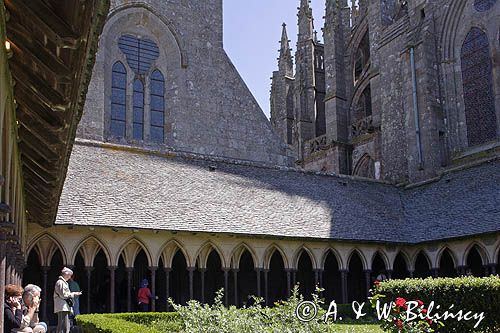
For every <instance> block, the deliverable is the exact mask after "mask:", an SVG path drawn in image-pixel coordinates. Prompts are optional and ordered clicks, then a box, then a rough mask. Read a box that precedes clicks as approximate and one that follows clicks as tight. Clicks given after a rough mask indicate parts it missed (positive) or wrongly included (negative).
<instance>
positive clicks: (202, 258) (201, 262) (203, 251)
mask: <svg viewBox="0 0 500 333" xmlns="http://www.w3.org/2000/svg"><path fill="white" fill-rule="evenodd" d="M212 251H215V252H217V254H218V255H219V258H220V261H221V263H222V268H226V267H227V261H226V258H225V256H224V253H223V252H222V251H221V250H220V249H219V247H218V246H217V245H215V244H214V243H213V242H212V241H210V240H209V241H206V242H205V243H203V244H202V245H201V246H200V248H199V249H198V251H197V252H196V255H195V256H194V258H193V259H194V261H193V263H192V264H193V265H195V264H196V263H198V268H206V267H207V259H208V256H209V255H210V252H212Z"/></svg>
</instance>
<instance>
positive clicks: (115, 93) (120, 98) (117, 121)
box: [111, 61, 127, 138]
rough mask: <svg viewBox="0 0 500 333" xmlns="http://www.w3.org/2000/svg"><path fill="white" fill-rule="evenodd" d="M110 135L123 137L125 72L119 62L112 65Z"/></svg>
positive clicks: (124, 126)
mask: <svg viewBox="0 0 500 333" xmlns="http://www.w3.org/2000/svg"><path fill="white" fill-rule="evenodd" d="M111 81H112V83H111V135H112V136H114V137H117V138H120V137H121V138H123V137H125V128H126V113H127V112H126V95H127V94H126V89H127V70H126V69H125V66H123V64H122V63H121V62H119V61H118V62H116V63H115V64H114V65H113V69H112V74H111Z"/></svg>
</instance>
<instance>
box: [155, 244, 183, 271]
mask: <svg viewBox="0 0 500 333" xmlns="http://www.w3.org/2000/svg"><path fill="white" fill-rule="evenodd" d="M177 251H181V253H182V255H183V256H184V259H185V260H186V263H190V262H191V259H190V258H189V254H188V253H187V251H186V249H185V247H184V245H183V244H182V243H181V242H180V241H178V240H177V239H170V240H169V241H167V242H166V243H165V244H163V246H162V247H161V248H160V250H159V251H158V255H157V256H156V258H155V263H156V265H159V263H160V258H161V259H162V260H163V265H164V267H166V268H172V260H173V259H174V256H175V255H176V254H177Z"/></svg>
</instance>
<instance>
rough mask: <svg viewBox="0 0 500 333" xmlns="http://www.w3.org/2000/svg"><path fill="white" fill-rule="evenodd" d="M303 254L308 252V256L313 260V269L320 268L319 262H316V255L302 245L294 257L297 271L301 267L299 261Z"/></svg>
mask: <svg viewBox="0 0 500 333" xmlns="http://www.w3.org/2000/svg"><path fill="white" fill-rule="evenodd" d="M303 252H306V253H307V255H308V256H309V259H310V260H311V264H312V269H313V270H314V269H317V268H318V263H317V260H316V257H315V256H314V253H313V252H312V251H311V250H310V249H309V248H308V247H307V246H305V245H301V246H300V247H299V248H298V249H297V250H296V251H295V254H294V256H293V265H294V268H295V269H296V268H297V267H298V265H299V260H300V256H301V255H302V253H303Z"/></svg>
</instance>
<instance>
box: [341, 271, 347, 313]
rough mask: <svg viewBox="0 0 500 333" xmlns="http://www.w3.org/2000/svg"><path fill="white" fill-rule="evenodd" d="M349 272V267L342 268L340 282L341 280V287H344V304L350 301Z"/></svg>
mask: <svg viewBox="0 0 500 333" xmlns="http://www.w3.org/2000/svg"><path fill="white" fill-rule="evenodd" d="M348 274H349V270H348V269H341V270H340V282H341V288H342V300H341V302H342V304H345V303H347V302H348V299H347V296H348V295H347V294H348V292H347V275H348Z"/></svg>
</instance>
